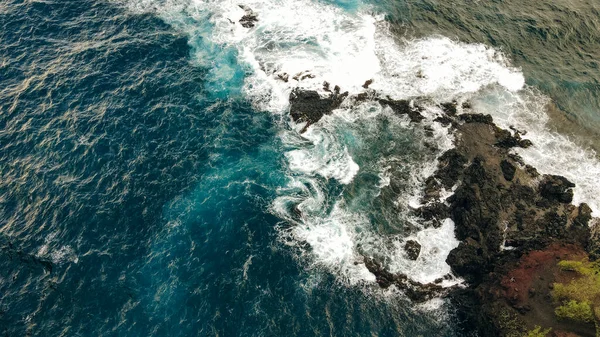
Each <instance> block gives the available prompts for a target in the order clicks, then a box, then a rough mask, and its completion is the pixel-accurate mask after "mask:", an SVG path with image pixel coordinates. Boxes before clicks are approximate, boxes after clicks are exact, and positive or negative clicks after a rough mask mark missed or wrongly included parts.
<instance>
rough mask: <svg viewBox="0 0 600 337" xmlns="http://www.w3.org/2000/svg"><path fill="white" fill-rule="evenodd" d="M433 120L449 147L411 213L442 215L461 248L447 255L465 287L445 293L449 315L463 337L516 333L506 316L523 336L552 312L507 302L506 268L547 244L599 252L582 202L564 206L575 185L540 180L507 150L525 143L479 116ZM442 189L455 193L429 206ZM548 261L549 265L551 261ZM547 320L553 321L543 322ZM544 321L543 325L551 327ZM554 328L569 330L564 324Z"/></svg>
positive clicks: (534, 304) (535, 305)
mask: <svg viewBox="0 0 600 337" xmlns="http://www.w3.org/2000/svg"><path fill="white" fill-rule="evenodd" d="M437 121H438V122H440V123H442V124H445V125H451V127H452V128H453V129H454V132H455V135H456V136H457V141H456V142H455V145H456V147H455V148H454V149H452V150H450V151H448V152H446V153H445V154H443V155H442V156H441V157H440V158H439V164H438V170H437V171H436V172H435V173H434V175H433V178H434V179H433V181H434V182H435V183H431V182H430V181H428V182H427V183H426V187H425V190H424V200H425V201H427V202H428V204H427V205H426V206H423V207H421V208H420V209H419V210H417V212H416V214H419V215H420V216H422V217H423V218H424V219H427V218H435V217H444V216H446V215H448V214H449V217H450V218H451V219H452V220H453V221H454V223H455V235H456V238H457V239H458V240H459V241H460V244H459V246H458V247H457V248H455V249H454V250H452V251H451V252H450V254H449V255H448V258H447V260H446V262H447V263H448V264H449V265H450V266H451V267H452V270H453V272H454V273H455V274H456V275H457V276H460V277H462V278H464V279H465V280H466V281H467V282H468V288H467V289H463V290H461V291H459V292H453V293H452V294H451V295H450V296H449V299H450V300H451V302H452V303H453V304H454V305H455V307H456V308H457V313H458V314H457V315H456V317H455V318H456V320H457V321H458V323H459V325H461V326H462V328H463V329H464V331H465V332H467V331H469V332H473V331H475V332H478V333H479V335H481V336H505V335H507V334H510V333H512V332H510V333H509V330H510V331H513V332H514V331H516V330H514V329H513V328H508V327H507V326H506V324H505V323H506V318H507V317H512V318H511V320H512V321H514V322H517V321H518V322H521V323H522V325H521V326H520V327H519V328H518V329H521V330H518V329H517V330H518V331H520V332H519V333H521V332H523V333H524V331H526V329H527V328H528V329H531V328H533V326H531V325H532V324H533V323H532V322H534V321H535V320H536V319H540V320H541V318H540V317H541V316H540V317H538V316H536V315H547V314H548V313H547V312H545V311H543V310H541V309H540V307H543V306H546V307H549V308H553V307H552V305H551V304H548V303H545V304H542V302H531V303H530V302H529V301H525V302H523V301H516V302H515V301H511V300H510V296H513V295H514V294H513V295H511V294H509V293H510V292H506V291H505V290H502V289H501V287H500V286H499V284H500V283H501V281H502V280H503V279H504V278H505V276H506V275H507V274H508V273H510V271H511V270H513V269H514V268H518V263H519V262H518V261H519V259H520V257H521V256H523V255H524V254H528V252H532V251H544V249H548V248H547V247H555V246H554V245H569V246H568V247H579V248H569V249H571V250H576V249H580V250H583V248H588V250H589V251H592V250H593V251H595V252H598V251H600V250H598V247H599V245H597V244H596V245H594V242H597V241H596V240H590V235H591V232H590V226H589V224H590V221H591V219H592V216H591V210H590V209H589V206H587V205H586V204H581V205H579V206H576V205H571V204H570V203H571V202H572V200H573V187H574V186H575V185H574V184H573V183H571V182H569V181H568V180H567V179H566V178H564V177H561V176H553V175H541V176H540V175H539V173H538V172H537V170H536V169H535V168H533V167H531V166H528V165H526V164H525V163H524V162H523V160H522V159H521V158H520V157H519V156H518V155H515V154H514V153H511V149H512V148H515V147H522V148H526V147H529V146H531V145H532V144H531V142H530V141H529V140H527V139H523V138H521V133H520V132H519V131H516V130H513V131H514V132H511V131H509V130H504V129H501V128H499V127H497V126H496V125H495V124H494V122H493V120H492V119H491V117H490V116H486V115H476V114H463V115H458V116H453V115H452V114H448V113H446V115H445V116H442V117H439V118H438V119H437ZM449 186H456V189H455V191H454V194H453V195H452V196H450V197H449V198H448V199H447V200H446V202H447V205H448V207H447V208H441V207H432V206H430V205H431V204H432V203H438V202H439V200H438V199H436V196H437V195H439V194H440V193H439V190H440V189H441V188H442V187H443V188H445V189H448V188H449ZM436 188H437V190H436ZM436 212H437V214H436ZM598 237H600V235H598ZM552 262H553V263H554V265H556V260H552ZM530 290H531V289H530V288H525V289H520V290H519V291H520V292H525V293H527V294H529V295H530V296H531V297H532V298H533V297H535V296H536V295H535V294H538V293H544V291H540V290H539V289H533V291H530ZM507 294H508V295H507ZM531 294H533V295H531ZM548 296H549V290H548V289H546V290H545V295H542V296H537V298H544V297H545V298H546V299H548ZM552 310H553V309H552ZM507 315H508V316H507ZM552 315H553V313H552V312H551V311H550V317H553V316H552ZM513 316H514V317H513ZM523 317H525V318H523ZM544 317H545V316H544ZM553 320H554V321H556V318H554V319H550V320H549V321H553ZM512 321H511V322H512ZM549 321H548V320H546V321H545V322H546V323H547V324H550V323H551V322H549ZM555 326H557V327H559V328H560V329H567V331H570V330H568V328H569V327H568V325H564V324H560V323H557V324H556V325H555ZM490 327H491V328H490ZM511 329H513V330H511ZM515 329H516V328H515ZM580 330H581V329H580ZM583 331H587V330H586V329H583ZM579 332H581V331H579ZM584 335H585V334H584Z"/></svg>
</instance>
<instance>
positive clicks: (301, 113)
mask: <svg viewBox="0 0 600 337" xmlns="http://www.w3.org/2000/svg"><path fill="white" fill-rule="evenodd" d="M347 96H348V93H347V92H345V93H343V94H340V93H339V87H338V86H336V89H335V91H334V93H333V94H330V95H328V96H326V97H321V96H320V95H319V93H318V92H316V91H313V90H301V89H294V90H292V92H291V93H290V115H291V116H292V119H293V120H294V121H295V122H299V123H302V122H306V125H305V127H304V129H303V130H302V131H301V132H304V131H306V129H307V128H308V127H309V126H310V125H311V124H314V123H316V122H318V121H319V120H320V119H321V118H322V117H323V115H325V114H329V113H331V111H333V110H334V109H337V108H338V107H339V106H340V104H341V103H342V101H343V100H344V99H345V98H346V97H347Z"/></svg>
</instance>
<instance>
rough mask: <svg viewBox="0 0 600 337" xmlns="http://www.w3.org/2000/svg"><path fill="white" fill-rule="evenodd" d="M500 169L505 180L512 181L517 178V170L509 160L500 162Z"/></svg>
mask: <svg viewBox="0 0 600 337" xmlns="http://www.w3.org/2000/svg"><path fill="white" fill-rule="evenodd" d="M500 169H502V175H503V176H504V179H506V180H508V181H511V180H513V178H514V177H515V172H516V171H517V168H516V167H515V165H513V164H512V163H511V162H509V161H508V160H506V159H504V160H502V161H501V162H500Z"/></svg>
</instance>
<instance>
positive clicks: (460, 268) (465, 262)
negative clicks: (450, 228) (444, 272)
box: [446, 238, 489, 281]
mask: <svg viewBox="0 0 600 337" xmlns="http://www.w3.org/2000/svg"><path fill="white" fill-rule="evenodd" d="M446 263H448V265H450V266H451V267H452V270H453V271H454V272H455V273H457V274H458V275H461V276H463V277H466V278H467V279H468V280H469V281H475V280H479V279H481V277H482V276H483V275H484V274H485V273H486V272H487V271H488V270H489V265H488V257H487V256H486V254H485V251H484V249H483V248H482V247H481V245H480V244H479V243H478V242H477V241H475V240H473V239H471V238H469V239H467V240H465V241H462V242H461V243H460V244H459V245H458V247H456V248H455V249H453V250H452V251H451V252H450V254H448V257H447V258H446Z"/></svg>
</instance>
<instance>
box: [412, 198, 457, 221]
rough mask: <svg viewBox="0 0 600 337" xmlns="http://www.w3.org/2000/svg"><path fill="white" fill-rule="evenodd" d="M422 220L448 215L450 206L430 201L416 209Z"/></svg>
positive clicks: (443, 217)
mask: <svg viewBox="0 0 600 337" xmlns="http://www.w3.org/2000/svg"><path fill="white" fill-rule="evenodd" d="M416 213H417V215H418V216H420V217H422V218H423V219H424V220H426V221H429V220H443V219H446V218H449V217H450V208H449V207H448V206H446V205H445V204H444V203H441V202H432V203H429V204H427V205H425V206H422V207H419V208H418V209H417V210H416Z"/></svg>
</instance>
